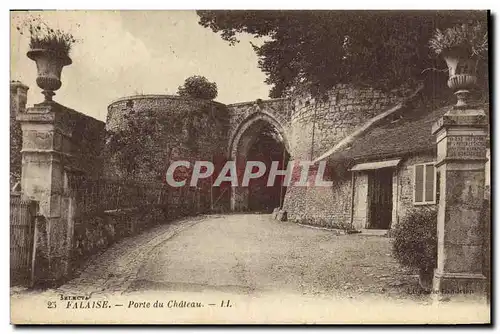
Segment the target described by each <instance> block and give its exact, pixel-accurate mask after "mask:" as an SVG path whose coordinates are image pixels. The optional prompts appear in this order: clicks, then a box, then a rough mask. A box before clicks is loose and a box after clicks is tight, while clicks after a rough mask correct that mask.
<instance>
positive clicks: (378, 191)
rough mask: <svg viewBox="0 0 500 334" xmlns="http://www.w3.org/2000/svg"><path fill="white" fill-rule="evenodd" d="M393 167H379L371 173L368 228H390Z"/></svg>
mask: <svg viewBox="0 0 500 334" xmlns="http://www.w3.org/2000/svg"><path fill="white" fill-rule="evenodd" d="M392 174H393V170H392V169H391V168H383V169H377V170H374V171H372V172H371V173H370V175H369V189H368V191H369V198H370V215H369V219H368V226H367V227H368V228H372V229H389V228H390V227H391V221H392Z"/></svg>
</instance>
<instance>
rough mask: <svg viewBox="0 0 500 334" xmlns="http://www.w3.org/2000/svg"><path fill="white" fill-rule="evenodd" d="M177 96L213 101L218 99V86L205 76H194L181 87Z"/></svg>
mask: <svg viewBox="0 0 500 334" xmlns="http://www.w3.org/2000/svg"><path fill="white" fill-rule="evenodd" d="M177 94H179V95H180V96H187V97H193V98H196V99H203V100H213V99H215V98H216V97H217V84H216V83H215V82H210V81H208V80H207V78H205V77H204V76H200V75H193V76H191V77H189V78H187V79H186V80H185V81H184V85H183V86H179V88H178V90H177Z"/></svg>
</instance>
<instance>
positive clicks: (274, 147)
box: [228, 110, 290, 211]
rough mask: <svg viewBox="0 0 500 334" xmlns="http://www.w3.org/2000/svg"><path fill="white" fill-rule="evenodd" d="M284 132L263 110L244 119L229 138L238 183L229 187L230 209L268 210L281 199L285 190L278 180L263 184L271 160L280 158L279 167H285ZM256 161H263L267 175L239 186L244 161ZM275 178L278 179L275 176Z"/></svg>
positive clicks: (230, 153) (274, 119) (287, 154)
mask: <svg viewBox="0 0 500 334" xmlns="http://www.w3.org/2000/svg"><path fill="white" fill-rule="evenodd" d="M289 152H290V146H289V142H288V140H287V134H286V131H285V129H284V128H283V127H282V125H281V124H280V123H279V122H278V120H277V119H276V118H275V117H274V116H273V115H271V114H269V113H267V112H265V111H262V110H261V111H258V112H256V113H253V114H252V115H250V116H248V117H247V118H246V119H245V120H243V121H242V122H241V123H240V125H239V126H238V128H237V129H236V131H235V134H234V135H233V137H232V138H231V140H230V145H229V152H228V155H229V156H230V158H231V160H232V161H236V166H237V171H238V180H239V182H238V186H237V187H232V189H231V210H232V211H269V210H272V209H273V208H274V207H276V206H280V205H281V204H282V202H283V198H284V195H285V191H286V189H284V188H283V187H282V186H281V183H278V182H277V183H278V184H276V185H275V186H273V187H268V188H267V189H263V187H265V183H266V182H267V175H268V171H269V168H270V163H271V161H273V160H277V161H280V163H279V167H278V168H279V169H284V168H285V166H286V163H287V161H288V159H289V157H290V154H289ZM251 160H257V161H262V160H264V161H263V162H264V163H265V164H266V168H267V169H266V174H264V176H262V177H261V178H259V179H257V180H251V182H250V184H249V186H248V187H243V186H241V179H242V175H243V172H244V170H245V165H246V162H247V161H251ZM277 179H278V178H277Z"/></svg>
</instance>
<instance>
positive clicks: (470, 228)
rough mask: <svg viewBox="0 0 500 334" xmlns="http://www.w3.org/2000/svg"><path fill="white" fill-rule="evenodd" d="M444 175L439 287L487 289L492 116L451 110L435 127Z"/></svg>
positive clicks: (445, 289)
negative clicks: (486, 217)
mask: <svg viewBox="0 0 500 334" xmlns="http://www.w3.org/2000/svg"><path fill="white" fill-rule="evenodd" d="M432 130H433V131H432V132H433V134H435V135H436V143H437V161H436V167H437V171H438V173H439V174H440V198H439V206H438V222H437V234H438V257H437V269H436V270H435V273H434V290H437V291H441V292H442V293H444V294H446V293H450V294H453V293H457V292H460V291H464V292H478V293H484V291H485V287H486V284H485V283H486V277H485V276H484V273H483V264H484V262H483V259H484V249H483V242H484V230H485V226H484V221H483V217H482V215H483V212H482V206H483V201H484V187H485V162H486V136H487V120H486V116H485V113H484V110H481V109H477V108H474V107H470V106H469V107H465V108H457V107H455V108H454V109H452V110H450V111H448V112H447V113H446V114H445V115H444V116H443V117H442V118H441V119H439V120H438V121H437V122H436V124H434V126H433V129H432Z"/></svg>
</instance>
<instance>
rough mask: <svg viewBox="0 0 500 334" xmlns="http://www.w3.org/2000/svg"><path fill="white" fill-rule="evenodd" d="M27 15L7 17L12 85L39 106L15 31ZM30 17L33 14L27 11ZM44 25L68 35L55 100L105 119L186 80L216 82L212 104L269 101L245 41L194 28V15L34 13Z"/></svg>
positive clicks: (24, 40) (31, 68)
mask: <svg viewBox="0 0 500 334" xmlns="http://www.w3.org/2000/svg"><path fill="white" fill-rule="evenodd" d="M26 13H27V12H11V55H10V61H11V75H10V76H11V80H19V81H21V82H22V83H24V84H25V85H28V86H29V87H30V89H29V91H28V105H33V104H34V103H39V102H42V100H43V96H42V95H41V89H40V88H39V87H38V86H37V85H36V83H35V80H36V65H35V63H34V62H33V61H32V60H30V59H29V58H28V57H26V52H27V51H28V49H29V47H28V44H29V37H28V36H26V34H24V35H21V34H19V33H18V31H17V30H16V29H15V27H16V26H17V24H18V22H20V21H21V20H23V18H25V17H26ZM32 15H33V14H32ZM34 15H36V16H41V17H42V19H43V20H44V21H45V22H46V23H47V24H48V25H49V26H51V27H54V28H59V29H63V30H65V31H68V32H71V33H72V34H73V35H74V36H75V37H76V38H78V39H79V40H80V41H79V42H78V43H77V44H75V45H74V46H73V49H72V51H71V53H70V57H71V58H72V60H73V64H72V65H70V66H67V67H64V69H63V73H62V78H61V81H62V87H61V88H60V89H59V90H58V91H56V95H55V96H54V100H55V101H57V102H59V103H61V104H63V105H65V106H67V107H69V108H72V109H75V110H77V111H79V112H81V113H84V114H87V115H89V116H92V117H94V118H97V119H100V120H103V121H104V120H105V119H106V114H107V106H108V105H109V104H110V103H111V102H112V101H114V100H116V99H118V98H120V97H123V96H130V95H137V94H172V95H174V94H175V93H176V92H177V88H178V86H179V85H182V84H183V82H184V80H185V79H186V78H187V77H189V76H191V75H203V76H205V77H207V79H208V80H209V81H211V82H216V83H217V87H218V91H219V95H218V97H217V98H216V101H219V102H222V103H226V104H228V103H236V102H244V101H252V100H256V99H258V98H261V99H266V98H268V94H269V89H270V87H269V86H268V85H267V84H265V83H264V80H265V74H264V73H263V72H262V71H261V70H260V69H259V68H258V66H257V61H258V59H257V56H256V54H255V52H254V51H253V49H252V47H251V45H250V41H252V42H254V43H256V44H259V42H261V41H259V40H257V39H254V38H253V37H252V36H249V35H240V37H239V39H240V43H238V44H236V45H235V46H230V45H229V43H227V42H226V41H224V40H222V39H221V38H220V36H219V34H216V33H214V32H212V31H211V30H210V29H208V28H203V27H202V26H200V25H199V24H198V16H197V15H196V12H195V11H52V12H36V13H34Z"/></svg>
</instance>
